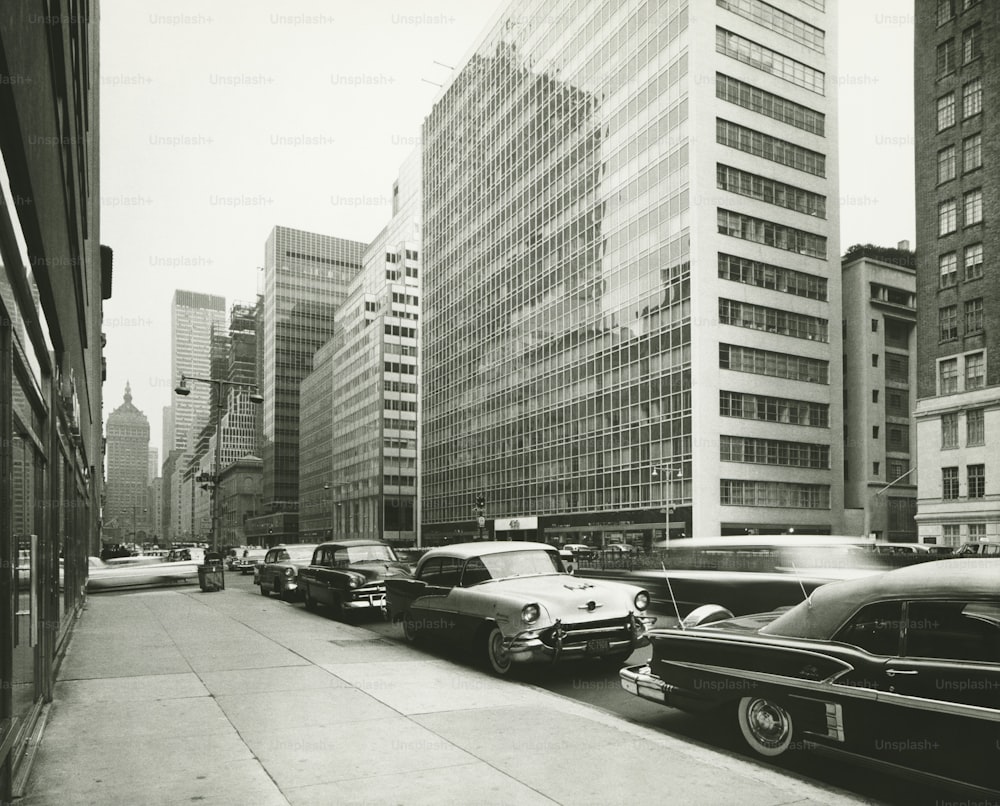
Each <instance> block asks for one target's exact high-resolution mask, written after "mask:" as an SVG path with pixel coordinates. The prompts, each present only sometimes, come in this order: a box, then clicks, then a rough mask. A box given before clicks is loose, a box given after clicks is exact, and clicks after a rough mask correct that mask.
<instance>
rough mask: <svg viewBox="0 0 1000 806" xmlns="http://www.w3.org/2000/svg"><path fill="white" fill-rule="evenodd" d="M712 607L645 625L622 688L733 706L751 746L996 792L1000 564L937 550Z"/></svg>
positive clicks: (674, 701)
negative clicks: (738, 604)
mask: <svg viewBox="0 0 1000 806" xmlns="http://www.w3.org/2000/svg"><path fill="white" fill-rule="evenodd" d="M730 615H731V614H730V613H728V611H725V610H724V609H722V608H719V607H714V606H711V605H707V606H704V607H702V608H698V609H696V610H695V611H693V612H692V613H691V614H689V615H688V617H687V618H686V619H685V620H684V621H683V622H681V624H680V625H679V626H677V627H673V628H668V629H661V630H653V631H652V632H651V633H650V641H651V644H652V658H651V660H650V662H649V663H648V664H647V665H641V666H632V667H626V668H624V669H622V670H621V671H620V673H619V674H620V677H621V684H622V687H623V688H624V689H625V690H626V691H628V692H629V693H631V694H634V695H637V696H639V697H644V698H646V699H649V700H652V701H653V702H657V703H661V704H663V705H668V706H671V707H674V708H679V709H681V710H685V711H694V712H703V711H713V710H715V711H720V712H722V713H729V712H730V711H731V712H732V713H733V714H734V716H735V721H736V723H737V724H738V725H739V729H740V732H741V733H742V735H743V738H744V739H745V740H746V742H747V744H748V745H749V746H750V748H751V749H752V750H754V751H755V752H756V753H758V754H760V755H762V756H772V757H773V756H779V755H781V754H782V753H784V752H786V751H788V750H792V749H798V748H811V749H820V750H825V751H829V752H834V753H838V754H843V755H846V756H848V757H850V758H852V759H854V760H855V761H858V762H862V763H868V764H874V765H877V766H879V767H882V768H886V769H888V770H890V771H894V772H903V771H905V774H906V775H908V776H911V777H912V776H922V777H924V778H926V779H928V780H932V781H935V782H937V783H941V784H944V785H946V786H953V785H954V786H961V787H964V788H967V789H972V790H975V791H977V792H984V793H989V794H993V795H996V794H1000V775H998V773H997V760H998V758H1000V754H998V751H1000V564H998V563H997V562H996V561H993V560H987V559H970V560H961V559H955V560H938V561H936V562H926V563H921V564H919V565H913V566H910V567H907V568H901V569H898V570H895V571H889V572H886V573H883V574H878V575H875V576H868V577H864V578H858V579H853V580H846V581H841V582H831V583H829V584H827V585H824V586H822V587H820V588H817V589H816V590H815V591H813V592H812V593H811V594H809V596H808V598H807V599H805V600H804V601H803V602H801V603H800V604H798V605H796V606H794V607H791V608H783V609H781V610H778V611H775V612H771V613H762V614H756V615H748V616H740V617H735V618H730V617H729V616H730Z"/></svg>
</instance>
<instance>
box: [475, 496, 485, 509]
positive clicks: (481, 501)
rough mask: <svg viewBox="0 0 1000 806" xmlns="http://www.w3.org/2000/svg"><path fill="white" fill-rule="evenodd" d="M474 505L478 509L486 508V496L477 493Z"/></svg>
mask: <svg viewBox="0 0 1000 806" xmlns="http://www.w3.org/2000/svg"><path fill="white" fill-rule="evenodd" d="M476 507H477V508H478V509H485V508H486V496H485V495H477V496H476Z"/></svg>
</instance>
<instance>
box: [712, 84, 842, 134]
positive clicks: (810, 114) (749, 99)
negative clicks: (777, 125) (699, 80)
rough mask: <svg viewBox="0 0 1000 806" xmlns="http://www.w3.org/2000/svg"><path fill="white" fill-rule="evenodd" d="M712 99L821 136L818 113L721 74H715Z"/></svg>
mask: <svg viewBox="0 0 1000 806" xmlns="http://www.w3.org/2000/svg"><path fill="white" fill-rule="evenodd" d="M715 95H716V97H718V98H722V99H723V100H724V101H728V102H729V103H732V104H738V105H739V106H742V107H743V108H744V109H750V110H752V111H754V112H759V113H760V114H762V115H767V117H769V118H772V119H774V120H780V121H781V122H782V123H787V124H788V125H789V126H795V127H796V128H798V129H803V130H805V131H807V132H812V133H813V134H818V135H819V136H820V137H822V136H823V135H824V133H825V129H826V118H825V116H824V115H823V113H822V112H817V111H816V110H815V109H810V108H809V107H808V106H802V104H797V103H795V102H794V101H789V100H788V99H787V98H782V97H781V96H780V95H774V94H773V93H770V92H766V91H765V90H762V89H760V88H759V87H755V86H753V85H752V84H747V83H745V82H743V81H740V80H738V79H735V78H732V77H730V76H727V75H724V74H722V73H716V74H715Z"/></svg>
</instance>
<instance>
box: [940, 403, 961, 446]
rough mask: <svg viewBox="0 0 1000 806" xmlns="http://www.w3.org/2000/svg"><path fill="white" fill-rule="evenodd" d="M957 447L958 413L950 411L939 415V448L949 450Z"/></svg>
mask: <svg viewBox="0 0 1000 806" xmlns="http://www.w3.org/2000/svg"><path fill="white" fill-rule="evenodd" d="M957 447H958V414H956V413H955V412H951V413H949V414H942V415H941V448H942V450H949V449H951V448H957Z"/></svg>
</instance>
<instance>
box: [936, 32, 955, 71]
mask: <svg viewBox="0 0 1000 806" xmlns="http://www.w3.org/2000/svg"><path fill="white" fill-rule="evenodd" d="M954 72H955V40H954V39H946V40H945V41H944V42H942V43H941V44H940V45H938V46H937V76H938V78H941V76H946V75H948V73H954Z"/></svg>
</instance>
